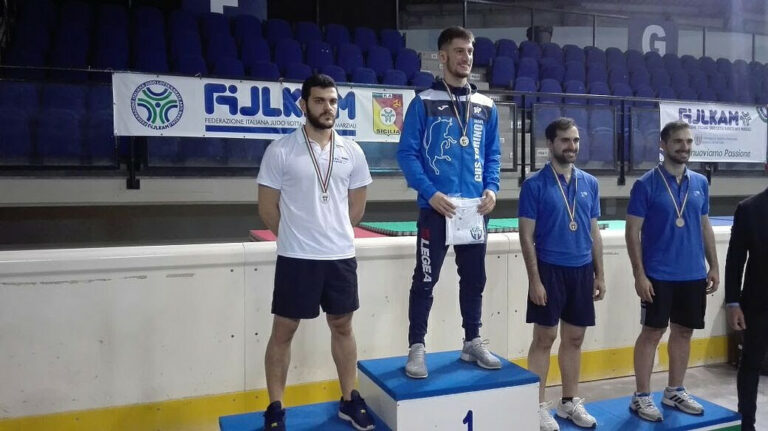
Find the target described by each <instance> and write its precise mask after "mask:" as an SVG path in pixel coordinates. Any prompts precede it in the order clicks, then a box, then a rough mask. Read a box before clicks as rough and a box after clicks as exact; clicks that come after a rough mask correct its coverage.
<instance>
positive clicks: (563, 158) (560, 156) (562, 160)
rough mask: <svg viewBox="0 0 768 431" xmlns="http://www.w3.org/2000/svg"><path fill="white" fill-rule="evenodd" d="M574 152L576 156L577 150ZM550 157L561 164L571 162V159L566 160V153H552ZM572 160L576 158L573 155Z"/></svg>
mask: <svg viewBox="0 0 768 431" xmlns="http://www.w3.org/2000/svg"><path fill="white" fill-rule="evenodd" d="M574 154H575V155H576V156H578V155H579V152H578V151H576V152H575V153H574ZM552 157H554V159H555V161H557V163H560V164H561V165H566V164H568V163H573V161H571V160H568V157H566V155H565V154H564V153H560V154H555V153H552ZM574 160H576V157H574Z"/></svg>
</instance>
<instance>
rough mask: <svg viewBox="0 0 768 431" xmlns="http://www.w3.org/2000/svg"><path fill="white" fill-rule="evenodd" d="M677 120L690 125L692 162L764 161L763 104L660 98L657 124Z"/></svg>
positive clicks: (767, 141) (767, 125)
mask: <svg viewBox="0 0 768 431" xmlns="http://www.w3.org/2000/svg"><path fill="white" fill-rule="evenodd" d="M677 120H682V121H685V122H686V123H688V124H690V125H691V132H692V133H693V149H692V150H691V159H690V160H691V161H692V162H739V163H744V162H746V163H765V161H766V151H767V149H768V109H766V107H765V106H750V105H729V104H720V103H690V102H686V103H673V102H659V127H660V128H663V127H664V125H665V124H667V123H669V122H670V121H677Z"/></svg>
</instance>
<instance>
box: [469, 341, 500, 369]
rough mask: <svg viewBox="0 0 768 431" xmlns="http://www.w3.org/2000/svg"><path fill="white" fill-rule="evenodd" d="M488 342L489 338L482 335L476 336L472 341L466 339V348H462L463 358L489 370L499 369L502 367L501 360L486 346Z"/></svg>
mask: <svg viewBox="0 0 768 431" xmlns="http://www.w3.org/2000/svg"><path fill="white" fill-rule="evenodd" d="M487 344H488V340H482V339H481V338H480V337H476V338H475V339H474V340H472V341H464V348H463V349H461V360H462V361H467V362H476V363H477V365H478V366H480V367H481V368H485V369H488V370H498V369H499V368H501V361H500V360H499V358H497V357H495V356H493V354H491V352H489V351H488V348H487V347H485V346H486V345H487Z"/></svg>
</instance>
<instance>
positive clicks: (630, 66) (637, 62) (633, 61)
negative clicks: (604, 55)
mask: <svg viewBox="0 0 768 431" xmlns="http://www.w3.org/2000/svg"><path fill="white" fill-rule="evenodd" d="M624 56H625V57H626V59H627V70H629V72H630V73H631V72H633V71H635V70H637V69H645V68H646V67H645V57H643V54H642V53H641V52H640V51H637V50H635V49H628V50H627V52H626V53H624Z"/></svg>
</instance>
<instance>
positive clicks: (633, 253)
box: [624, 214, 655, 302]
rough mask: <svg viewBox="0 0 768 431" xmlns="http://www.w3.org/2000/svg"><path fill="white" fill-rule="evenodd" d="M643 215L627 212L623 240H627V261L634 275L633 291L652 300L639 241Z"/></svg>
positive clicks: (650, 287) (652, 293)
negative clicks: (630, 264)
mask: <svg viewBox="0 0 768 431" xmlns="http://www.w3.org/2000/svg"><path fill="white" fill-rule="evenodd" d="M644 220H645V219H644V218H643V217H638V216H634V215H631V214H627V227H626V229H625V232H624V240H625V241H626V242H627V252H628V253H629V261H630V262H631V263H632V274H633V275H634V277H635V292H637V296H639V297H640V299H642V300H643V301H645V302H653V296H654V295H655V292H654V291H653V286H652V285H651V281H650V280H648V277H647V276H646V275H645V268H644V267H643V247H642V243H641V242H640V241H641V240H640V232H641V231H642V228H643V221H644Z"/></svg>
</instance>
